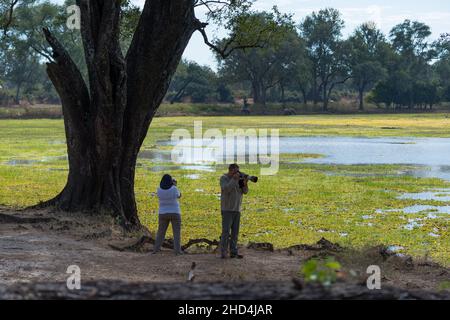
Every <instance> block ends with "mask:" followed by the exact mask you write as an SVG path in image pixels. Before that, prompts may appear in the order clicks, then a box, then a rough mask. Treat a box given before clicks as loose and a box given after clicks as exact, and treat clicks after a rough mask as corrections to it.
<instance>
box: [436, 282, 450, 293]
mask: <svg viewBox="0 0 450 320" xmlns="http://www.w3.org/2000/svg"><path fill="white" fill-rule="evenodd" d="M438 289H439V291H450V281H443V282H441V283H440V284H439V287H438Z"/></svg>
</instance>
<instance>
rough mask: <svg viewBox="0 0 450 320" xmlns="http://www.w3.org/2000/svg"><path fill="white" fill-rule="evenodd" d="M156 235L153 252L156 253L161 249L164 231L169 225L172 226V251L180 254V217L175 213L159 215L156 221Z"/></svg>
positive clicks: (164, 235)
mask: <svg viewBox="0 0 450 320" xmlns="http://www.w3.org/2000/svg"><path fill="white" fill-rule="evenodd" d="M158 222H159V223H158V233H157V234H156V241H155V247H154V249H153V250H154V251H155V252H158V251H159V250H160V249H161V245H162V243H163V242H164V238H165V237H166V231H167V228H168V227H169V223H170V224H172V230H173V249H174V250H175V252H176V253H180V252H181V243H180V238H181V216H180V215H179V214H176V213H168V214H160V215H159V221H158Z"/></svg>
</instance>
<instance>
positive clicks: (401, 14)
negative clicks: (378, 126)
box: [53, 0, 450, 68]
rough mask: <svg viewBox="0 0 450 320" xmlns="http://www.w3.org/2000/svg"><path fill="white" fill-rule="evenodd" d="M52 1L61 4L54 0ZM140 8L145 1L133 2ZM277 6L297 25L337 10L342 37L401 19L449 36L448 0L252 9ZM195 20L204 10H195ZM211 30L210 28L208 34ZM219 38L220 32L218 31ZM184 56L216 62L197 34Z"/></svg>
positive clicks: (289, 1) (298, 2)
mask: <svg viewBox="0 0 450 320" xmlns="http://www.w3.org/2000/svg"><path fill="white" fill-rule="evenodd" d="M53 2H59V3H61V2H63V0H54V1H53ZM133 2H134V3H135V4H137V5H142V4H143V3H144V2H145V0H133ZM274 5H277V6H278V8H279V10H280V11H281V12H291V13H294V15H295V20H296V21H298V22H300V21H301V20H302V19H303V18H304V17H305V16H306V15H308V14H310V13H311V12H313V11H317V10H320V9H322V8H326V7H333V8H336V9H338V10H339V11H340V12H341V13H342V16H343V18H344V20H345V22H346V27H345V30H344V35H348V34H349V33H351V32H352V31H353V30H354V29H355V27H356V26H358V25H360V24H361V23H363V22H365V21H369V20H370V21H374V22H376V24H377V25H378V27H379V28H380V29H381V30H382V31H383V32H384V33H386V34H387V33H388V32H389V30H390V29H391V28H392V27H393V26H394V25H396V24H398V23H400V22H402V21H403V20H405V19H411V20H419V21H421V22H425V23H426V24H428V25H429V26H430V27H431V29H432V32H433V35H432V38H433V39H435V38H437V37H439V35H440V34H441V33H450V1H449V0H427V1H424V0H370V1H369V0H359V1H355V0H352V1H351V0H334V1H330V0H328V1H324V0H276V1H275V0H256V2H255V4H254V9H257V10H270V9H271V8H272V7H273V6H274ZM196 14H197V16H198V17H199V18H201V17H203V15H204V11H203V10H198V12H197V13H196ZM213 33H214V28H211V34H213ZM218 34H219V35H223V34H224V33H223V31H220V30H219V31H218ZM184 57H185V58H187V59H189V60H194V61H196V62H198V63H200V64H207V65H210V66H211V67H213V68H215V65H216V62H215V59H214V56H213V54H212V53H211V51H210V50H209V49H208V48H207V47H206V45H204V44H203V40H202V37H201V36H200V34H198V33H196V34H194V36H193V38H192V40H191V42H190V44H189V46H188V47H187V48H186V51H185V54H184Z"/></svg>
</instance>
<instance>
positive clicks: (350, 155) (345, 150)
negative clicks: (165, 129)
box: [161, 137, 450, 181]
mask: <svg viewBox="0 0 450 320" xmlns="http://www.w3.org/2000/svg"><path fill="white" fill-rule="evenodd" d="M249 143H250V142H249V141H248V140H247V141H246V143H245V144H242V145H239V146H237V145H236V144H235V146H234V148H231V150H226V147H225V140H224V141H223V146H224V150H226V151H227V158H232V159H235V158H236V156H237V154H245V155H246V157H249V156H250V155H254V154H255V152H256V155H258V156H261V154H260V153H259V150H258V147H257V146H255V145H251V146H250V145H249ZM161 144H162V145H170V144H171V143H170V142H161ZM182 145H183V146H184V147H187V148H188V150H192V152H193V153H194V149H193V148H194V146H195V148H196V149H195V153H196V154H198V146H199V145H200V146H201V141H198V140H195V139H192V140H189V139H187V140H185V141H183V144H182ZM191 147H192V148H191ZM203 147H204V149H203V150H207V149H209V152H203V156H202V158H201V162H202V163H208V162H209V163H213V162H217V161H223V158H221V159H219V158H218V157H220V156H216V155H215V154H214V152H211V150H213V148H207V147H208V146H207V145H204V146H203ZM189 148H190V149H189ZM268 151H269V154H270V146H269V147H268ZM279 152H280V153H287V154H298V153H308V154H321V155H323V156H324V157H322V158H316V159H306V160H305V161H303V162H304V163H314V164H329V165H371V164H400V165H415V166H419V167H421V168H420V169H417V170H411V171H406V172H401V173H399V174H406V175H412V176H416V177H432V178H433V177H434V178H440V179H445V180H449V181H450V138H414V137H409V138H384V137H383V138H363V137H280V140H279ZM184 161H185V162H186V163H191V162H195V161H192V159H189V158H182V161H181V162H184Z"/></svg>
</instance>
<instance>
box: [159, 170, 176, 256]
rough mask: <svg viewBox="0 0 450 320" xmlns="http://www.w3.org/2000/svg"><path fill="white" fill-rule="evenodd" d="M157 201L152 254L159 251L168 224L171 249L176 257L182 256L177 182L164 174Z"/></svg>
mask: <svg viewBox="0 0 450 320" xmlns="http://www.w3.org/2000/svg"><path fill="white" fill-rule="evenodd" d="M157 195H158V199H159V219H158V233H157V235H156V240H155V246H154V249H153V253H157V252H159V251H161V245H162V243H163V242H164V239H165V237H166V231H167V228H168V227H169V223H170V224H172V230H173V248H174V250H175V254H176V255H180V254H183V251H182V250H181V210H180V204H179V202H178V199H179V198H181V193H180V191H179V190H178V188H177V181H176V180H175V179H173V178H172V177H171V176H170V175H168V174H165V175H164V176H163V177H162V179H161V183H160V185H159V188H158V190H157Z"/></svg>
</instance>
